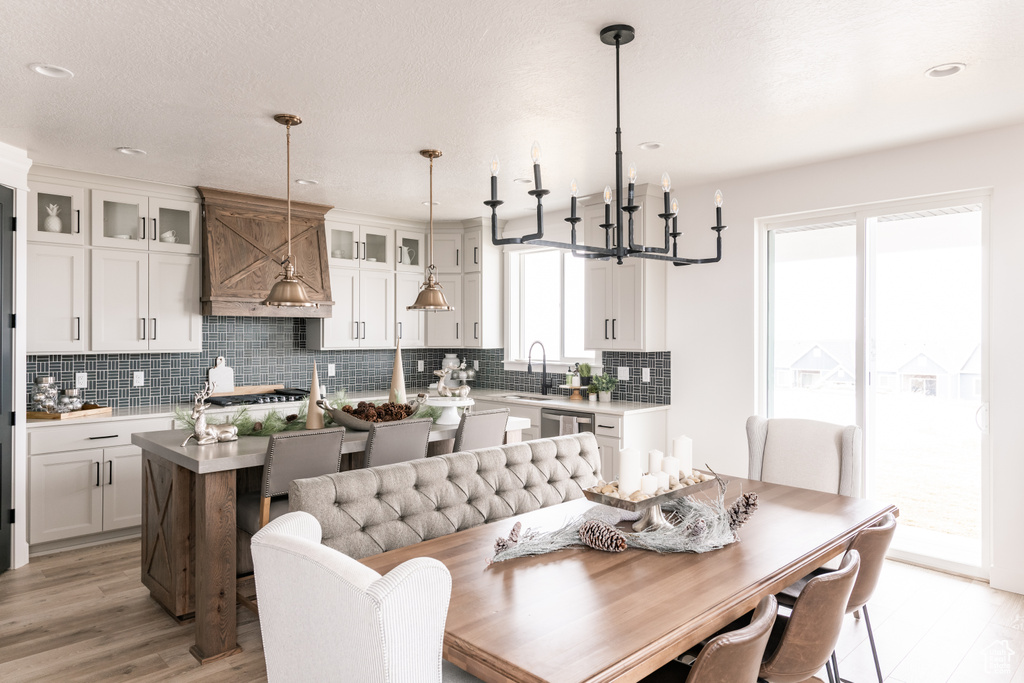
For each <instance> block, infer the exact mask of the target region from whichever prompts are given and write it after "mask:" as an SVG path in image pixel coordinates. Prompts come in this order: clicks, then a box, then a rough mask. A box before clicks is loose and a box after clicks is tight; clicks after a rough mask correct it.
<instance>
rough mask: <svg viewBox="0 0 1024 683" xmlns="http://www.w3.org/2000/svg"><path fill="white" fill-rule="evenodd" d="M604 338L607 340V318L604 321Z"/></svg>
mask: <svg viewBox="0 0 1024 683" xmlns="http://www.w3.org/2000/svg"><path fill="white" fill-rule="evenodd" d="M604 338H605V339H607V338H608V318H605V319H604Z"/></svg>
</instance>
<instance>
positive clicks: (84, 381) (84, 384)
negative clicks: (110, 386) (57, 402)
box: [75, 372, 89, 389]
mask: <svg viewBox="0 0 1024 683" xmlns="http://www.w3.org/2000/svg"><path fill="white" fill-rule="evenodd" d="M88 388H89V373H88V372H76V373H75V389H88Z"/></svg>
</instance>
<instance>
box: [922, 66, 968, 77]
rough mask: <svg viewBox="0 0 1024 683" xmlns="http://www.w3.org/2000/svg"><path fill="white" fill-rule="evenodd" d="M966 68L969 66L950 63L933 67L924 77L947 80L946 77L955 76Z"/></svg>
mask: <svg viewBox="0 0 1024 683" xmlns="http://www.w3.org/2000/svg"><path fill="white" fill-rule="evenodd" d="M966 68H967V65H966V64H964V63H963V62H950V63H949V64H939V65H938V66H933V67H932V68H930V69H928V70H927V71H925V72H924V75H925V76H930V77H932V78H945V77H946V76H955V75H956V74H958V73H960V72H961V71H963V70H964V69H966Z"/></svg>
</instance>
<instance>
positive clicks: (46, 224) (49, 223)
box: [43, 204, 64, 232]
mask: <svg viewBox="0 0 1024 683" xmlns="http://www.w3.org/2000/svg"><path fill="white" fill-rule="evenodd" d="M46 213H48V214H49V215H48V216H47V217H46V219H45V220H43V230H45V231H46V232H60V231H61V230H63V229H64V224H63V223H62V222H61V220H60V216H58V215H57V214H58V213H60V207H59V206H57V205H56V204H49V205H48V206H47V207H46Z"/></svg>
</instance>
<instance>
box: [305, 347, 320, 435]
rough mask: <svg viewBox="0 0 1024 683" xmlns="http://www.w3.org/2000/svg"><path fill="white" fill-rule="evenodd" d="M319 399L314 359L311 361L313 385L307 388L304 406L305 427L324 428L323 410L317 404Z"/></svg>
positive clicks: (318, 385)
mask: <svg viewBox="0 0 1024 683" xmlns="http://www.w3.org/2000/svg"><path fill="white" fill-rule="evenodd" d="M319 400H320V378H319V377H317V374H316V361H314V362H313V386H311V387H310V388H309V406H308V407H307V408H306V429H323V428H324V411H323V409H321V408H320V407H318V406H317V404H316V402H317V401H319Z"/></svg>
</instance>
